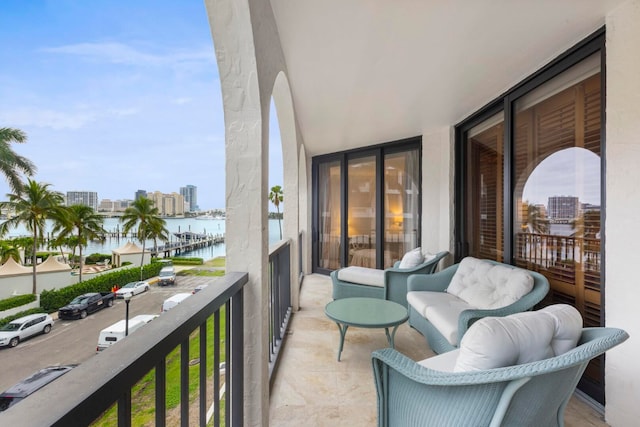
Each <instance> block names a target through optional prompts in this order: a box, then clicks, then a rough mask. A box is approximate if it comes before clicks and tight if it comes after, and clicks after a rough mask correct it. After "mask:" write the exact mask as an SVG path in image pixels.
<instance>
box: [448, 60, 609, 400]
mask: <svg viewBox="0 0 640 427" xmlns="http://www.w3.org/2000/svg"><path fill="white" fill-rule="evenodd" d="M600 61H601V57H600V54H599V53H596V54H592V55H591V56H588V57H586V58H585V59H584V60H582V61H581V62H579V63H577V64H576V65H574V66H573V67H571V68H569V69H566V67H565V66H564V65H563V66H562V71H561V72H559V73H557V74H555V75H554V76H551V75H549V76H548V80H547V81H546V82H545V83H544V84H542V85H537V86H535V87H534V86H533V85H532V86H531V88H530V89H528V90H527V91H526V92H525V91H524V89H520V88H517V89H516V91H515V92H512V93H510V94H508V95H506V96H505V98H504V99H503V101H504V102H503V103H502V104H501V105H500V104H496V105H495V106H493V107H492V108H493V109H492V110H488V112H487V113H486V117H487V118H486V119H485V120H484V121H482V122H481V123H480V124H477V123H476V122H475V121H474V122H472V123H471V122H470V123H469V125H468V128H466V129H465V126H464V125H462V126H460V128H459V129H460V130H462V133H460V135H461V136H462V137H463V138H464V139H460V140H459V141H460V143H459V145H458V147H459V153H460V154H461V157H459V160H461V166H462V171H463V177H464V179H463V180H462V182H461V184H462V185H461V186H460V190H461V192H459V193H458V199H457V200H459V201H460V206H461V209H460V210H459V211H458V218H457V224H458V227H459V228H460V229H461V230H462V233H461V239H460V240H459V242H458V244H459V250H458V253H457V255H458V257H459V258H461V257H464V256H467V255H471V256H475V257H478V258H487V259H493V260H498V261H502V262H505V263H509V264H515V265H517V266H521V267H523V268H526V269H529V270H533V271H538V272H540V273H541V274H543V275H544V276H545V277H547V279H548V280H549V283H550V287H551V289H550V291H549V293H548V295H547V298H546V299H545V300H544V301H543V302H542V303H541V304H540V306H544V305H549V304H557V303H564V304H570V305H573V306H574V307H576V308H577V309H578V310H579V311H580V313H581V315H582V318H583V323H584V326H587V327H589V326H602V325H603V324H604V321H603V319H604V316H603V315H602V308H601V300H602V297H601V289H602V288H603V286H604V284H603V276H602V274H601V273H602V270H601V267H602V265H603V262H602V256H603V247H602V245H601V238H602V236H603V229H602V225H603V224H602V222H601V217H602V215H603V214H604V206H602V202H603V201H602V199H601V183H602V177H603V175H602V167H603V162H602V146H603V144H602V139H601V134H602V91H601V79H602V75H601V72H600ZM549 74H550V73H549ZM522 87H525V86H522ZM520 91H522V93H520ZM516 93H517V94H518V95H517V96H516ZM498 108H503V109H504V111H507V112H508V113H509V114H508V115H507V114H505V113H499V114H495V112H496V111H497V109H498ZM492 112H493V114H495V115H493V116H491V114H492ZM473 120H475V119H473ZM507 120H508V121H507ZM505 181H507V182H505ZM603 363H604V358H602V357H600V358H596V359H594V360H593V361H592V362H590V364H589V366H588V367H587V369H586V371H585V374H584V375H583V377H582V379H581V381H580V384H579V387H580V389H581V390H582V391H584V392H586V393H587V394H589V395H590V396H591V397H593V398H594V399H595V400H597V401H599V402H601V403H602V402H603V401H604V382H603V378H604V369H603V366H604V365H603Z"/></svg>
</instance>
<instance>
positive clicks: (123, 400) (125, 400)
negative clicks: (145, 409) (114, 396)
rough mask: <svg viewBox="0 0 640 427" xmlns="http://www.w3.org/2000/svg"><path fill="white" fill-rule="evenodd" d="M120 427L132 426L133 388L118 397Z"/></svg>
mask: <svg viewBox="0 0 640 427" xmlns="http://www.w3.org/2000/svg"><path fill="white" fill-rule="evenodd" d="M118 427H131V389H130V388H128V389H127V390H125V391H124V392H123V393H122V394H121V395H120V398H119V399H118Z"/></svg>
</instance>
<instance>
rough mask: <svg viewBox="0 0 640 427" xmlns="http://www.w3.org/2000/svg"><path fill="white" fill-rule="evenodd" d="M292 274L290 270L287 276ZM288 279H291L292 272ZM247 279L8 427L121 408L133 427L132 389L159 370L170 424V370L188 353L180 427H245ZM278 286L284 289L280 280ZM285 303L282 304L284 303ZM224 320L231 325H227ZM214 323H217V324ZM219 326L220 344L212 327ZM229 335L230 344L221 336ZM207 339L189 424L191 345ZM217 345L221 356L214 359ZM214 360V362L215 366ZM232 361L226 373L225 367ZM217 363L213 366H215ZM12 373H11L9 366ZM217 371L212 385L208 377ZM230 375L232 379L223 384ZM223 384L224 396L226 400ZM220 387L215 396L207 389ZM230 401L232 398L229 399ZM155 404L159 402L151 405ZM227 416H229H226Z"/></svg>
mask: <svg viewBox="0 0 640 427" xmlns="http://www.w3.org/2000/svg"><path fill="white" fill-rule="evenodd" d="M285 271H286V270H285ZM287 275H288V273H287ZM247 282H248V275H247V274H246V273H229V274H227V275H226V276H224V277H221V278H220V279H218V280H216V281H215V283H213V284H211V285H210V286H208V287H207V288H205V289H204V290H202V291H200V294H199V295H200V296H201V297H199V298H187V299H186V300H185V301H184V302H182V303H181V304H179V305H178V306H176V307H174V308H173V309H171V310H170V311H168V312H167V313H164V314H162V315H161V316H160V317H159V318H157V319H156V320H154V321H153V322H151V323H149V324H148V325H147V326H145V328H144V333H142V331H140V332H138V333H137V334H136V338H135V339H134V340H133V339H129V340H123V341H122V342H120V343H118V345H117V346H116V347H114V348H116V349H117V354H116V353H115V352H114V351H113V349H107V350H106V351H104V352H102V353H100V354H98V355H96V356H94V357H92V358H90V359H89V360H87V361H86V362H83V363H82V364H81V365H79V366H78V367H76V368H75V369H73V370H72V371H70V372H69V373H67V374H65V375H64V376H62V377H60V378H59V379H57V380H56V381H54V382H52V383H50V384H49V385H47V386H45V387H44V388H42V389H41V390H39V391H38V392H36V393H34V394H33V395H32V396H30V397H29V398H27V399H25V400H24V401H22V402H20V404H18V405H15V406H13V407H11V408H9V409H8V410H7V411H5V412H4V413H3V414H2V425H8V426H34V427H36V426H37V427H40V426H70V425H90V424H91V423H93V422H94V421H95V420H97V419H99V418H100V417H101V416H103V414H104V413H105V411H107V410H108V409H109V408H110V407H111V406H112V405H113V404H117V423H118V426H131V425H132V389H133V388H134V386H135V385H136V384H137V383H138V382H139V381H140V380H141V379H142V378H143V377H144V376H145V375H147V374H148V373H149V372H151V371H153V370H155V425H156V426H164V425H165V424H166V412H167V408H166V399H167V396H166V385H167V379H166V373H167V370H166V367H167V358H168V356H169V354H170V353H171V352H172V351H173V350H174V349H176V348H178V347H179V348H180V424H181V425H183V426H187V425H193V424H198V425H201V426H204V425H206V424H207V419H206V418H207V410H209V412H210V413H213V425H215V426H218V425H221V423H223V425H232V426H240V425H242V423H243V394H244V393H243V364H244V348H243V339H244V338H243V288H244V286H245V284H246V283H247ZM278 286H284V284H283V283H282V281H281V280H280V281H279V285H278ZM278 301H280V300H278ZM221 317H223V319H224V321H223V320H221ZM211 318H213V321H212V322H211V320H210V319H211ZM211 323H213V329H214V330H213V342H212V343H208V341H207V336H208V335H210V333H207V329H208V328H209V326H208V325H210V324H211ZM222 333H224V338H222V337H221V334H222ZM194 334H195V335H197V336H199V339H200V344H199V355H200V358H199V360H198V366H199V377H198V378H199V380H198V383H199V384H198V385H199V394H198V399H197V402H196V405H197V406H198V408H197V409H198V411H197V414H198V418H199V419H198V421H197V422H194V423H190V422H189V413H190V403H189V367H190V360H189V343H190V337H192V336H193V335H194ZM210 346H213V356H209V357H208V356H207V349H208V347H210ZM210 359H212V360H210ZM222 361H224V362H225V364H224V365H223V366H224V371H222V369H221V362H222ZM209 363H212V365H211V367H210V368H209V369H208V367H209V366H210V365H209ZM7 368H9V367H7ZM208 372H212V376H213V378H212V381H211V378H210V377H208V375H210V374H209V373H208ZM222 376H224V380H222V378H221V377H222ZM221 381H223V383H224V386H223V389H222V390H223V393H220V392H219V390H220V389H221ZM210 382H212V384H213V385H212V390H213V392H212V396H211V397H210V398H207V390H208V389H209V390H210V389H211V388H209V384H210ZM222 394H223V395H224V396H222ZM150 405H153V402H150ZM222 411H224V414H223V413H222Z"/></svg>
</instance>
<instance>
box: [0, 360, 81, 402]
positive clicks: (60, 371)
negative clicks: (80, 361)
mask: <svg viewBox="0 0 640 427" xmlns="http://www.w3.org/2000/svg"><path fill="white" fill-rule="evenodd" d="M76 366H78V365H60V366H49V367H47V368H44V369H41V370H39V371H38V372H36V373H34V374H33V375H31V376H30V377H28V378H25V379H24V380H22V381H20V382H19V383H18V384H16V385H13V386H11V387H9V388H8V389H7V390H6V391H5V392H4V393H2V394H0V412H2V411H4V410H6V409H7V408H9V407H11V406H13V405H15V404H16V403H18V402H20V401H21V400H22V399H24V398H25V397H27V396H29V395H30V394H32V393H34V392H35V391H37V390H39V389H41V388H42V387H44V386H45V385H47V384H49V383H50V382H51V381H53V380H55V379H56V378H58V377H60V376H62V375H64V374H66V373H67V372H69V371H70V370H72V369H73V368H75V367H76Z"/></svg>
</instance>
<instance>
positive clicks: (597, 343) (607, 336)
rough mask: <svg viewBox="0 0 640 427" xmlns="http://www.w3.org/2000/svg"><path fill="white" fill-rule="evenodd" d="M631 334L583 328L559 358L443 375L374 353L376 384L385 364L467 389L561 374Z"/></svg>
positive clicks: (393, 353) (425, 380)
mask: <svg viewBox="0 0 640 427" xmlns="http://www.w3.org/2000/svg"><path fill="white" fill-rule="evenodd" d="M628 338H629V334H628V333H627V332H626V331H624V330H623V329H619V328H602V327H595V328H583V329H582V335H581V338H580V340H579V342H578V346H576V347H575V348H573V349H571V350H569V351H568V352H566V353H563V354H561V355H559V356H555V357H551V358H549V359H543V360H538V361H535V362H529V363H524V364H521V365H513V366H506V367H503V368H494V369H486V370H480V371H463V372H444V371H436V370H433V369H429V368H427V367H425V366H422V365H420V364H418V363H416V362H415V361H413V360H412V359H410V358H408V357H407V356H405V355H404V354H402V353H400V352H398V351H397V350H395V349H392V348H385V349H381V350H375V351H374V352H373V353H372V354H371V360H372V362H373V370H374V373H375V377H376V381H378V380H379V374H381V370H380V368H381V367H382V366H383V365H386V366H389V367H390V368H392V369H394V370H396V371H398V372H399V373H400V374H402V375H404V376H406V377H407V378H410V379H411V380H413V381H415V382H418V383H421V384H432V385H438V386H440V385H456V386H465V385H473V384H486V383H494V382H497V381H511V380H514V379H518V378H524V377H530V376H534V375H539V374H542V373H548V372H555V371H560V370H562V369H564V368H566V367H570V366H574V365H576V364H578V363H580V362H581V361H589V360H591V359H593V358H594V357H597V356H598V355H600V354H603V353H604V352H606V351H607V350H609V349H611V348H613V347H615V346H617V345H618V344H621V343H622V342H624V341H626V340H627V339H628Z"/></svg>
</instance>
